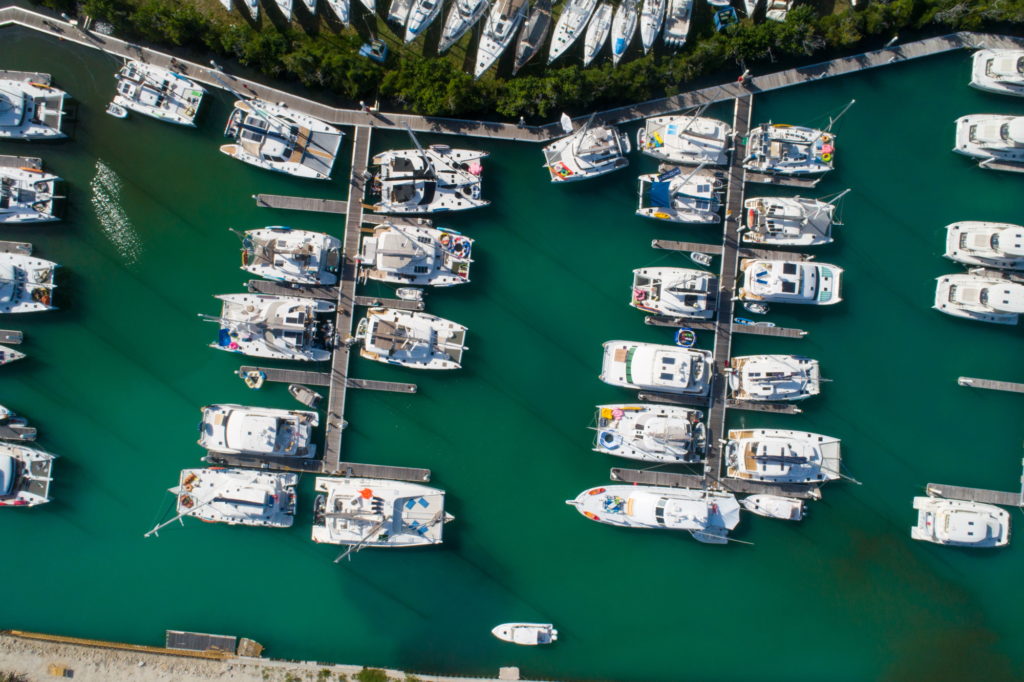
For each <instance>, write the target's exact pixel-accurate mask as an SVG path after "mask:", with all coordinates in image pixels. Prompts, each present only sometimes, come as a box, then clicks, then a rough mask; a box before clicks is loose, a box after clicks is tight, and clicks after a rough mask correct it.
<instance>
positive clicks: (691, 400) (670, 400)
mask: <svg viewBox="0 0 1024 682" xmlns="http://www.w3.org/2000/svg"><path fill="white" fill-rule="evenodd" d="M637 399H638V400H640V401H642V402H648V403H661V404H663V405H682V406H683V407H699V408H701V409H704V408H706V407H707V406H708V399H707V398H706V397H705V396H698V395H679V394H676V393H656V392H652V391H640V392H639V393H637Z"/></svg>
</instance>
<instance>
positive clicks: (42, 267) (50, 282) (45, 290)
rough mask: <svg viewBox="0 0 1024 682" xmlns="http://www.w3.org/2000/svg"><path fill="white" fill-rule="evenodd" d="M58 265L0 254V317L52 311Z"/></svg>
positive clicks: (37, 259)
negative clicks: (2, 314) (0, 314)
mask: <svg viewBox="0 0 1024 682" xmlns="http://www.w3.org/2000/svg"><path fill="white" fill-rule="evenodd" d="M57 267H58V265H57V264H56V263H54V262H52V261H48V260H43V259H42V258H34V257H32V256H25V255H23V254H20V253H0V313H34V312H39V311H41V310H53V308H54V306H53V291H54V289H56V288H57V285H56V284H55V283H54V276H55V273H56V270H57Z"/></svg>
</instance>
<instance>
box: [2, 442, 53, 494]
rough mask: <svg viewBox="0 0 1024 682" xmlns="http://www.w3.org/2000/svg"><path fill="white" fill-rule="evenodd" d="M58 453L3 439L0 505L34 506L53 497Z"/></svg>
mask: <svg viewBox="0 0 1024 682" xmlns="http://www.w3.org/2000/svg"><path fill="white" fill-rule="evenodd" d="M54 459H56V456H55V455H51V454H50V453H48V452H43V451H42V450H36V449H35V448H28V447H25V446H24V445H15V444H14V443H6V442H0V507H34V506H36V505H37V504H44V503H46V502H49V501H50V483H51V482H52V481H53V479H52V478H51V474H52V473H53V460H54Z"/></svg>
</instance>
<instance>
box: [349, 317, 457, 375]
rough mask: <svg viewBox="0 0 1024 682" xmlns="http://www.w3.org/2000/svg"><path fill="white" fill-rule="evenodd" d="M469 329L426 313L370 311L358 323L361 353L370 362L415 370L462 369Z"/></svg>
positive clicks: (357, 332)
mask: <svg viewBox="0 0 1024 682" xmlns="http://www.w3.org/2000/svg"><path fill="white" fill-rule="evenodd" d="M466 331H467V330H466V327H464V326H463V325H461V324H458V323H456V322H452V321H451V320H446V319H444V318H442V317H437V316H435V315H428V314H427V313H421V312H414V311H411V310H395V309H392V308H370V309H369V310H367V311H366V317H364V318H363V319H362V320H360V321H359V326H358V327H357V330H356V334H355V336H356V338H357V339H359V340H360V341H362V343H363V347H362V348H361V349H360V350H359V354H360V355H361V356H363V357H364V358H366V359H368V360H376V361H377V362H383V363H386V364H390V365H401V366H403V367H412V368H414V369H459V368H460V367H462V354H463V353H464V352H465V351H466V346H465V342H466Z"/></svg>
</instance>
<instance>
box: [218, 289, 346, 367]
mask: <svg viewBox="0 0 1024 682" xmlns="http://www.w3.org/2000/svg"><path fill="white" fill-rule="evenodd" d="M215 298H217V299H219V300H220V301H221V302H222V307H221V314H220V317H206V319H207V321H210V322H216V323H218V325H219V330H218V333H217V340H216V341H214V342H213V343H211V344H210V347H211V348H216V349H217V350H224V351H229V352H232V353H243V354H245V355H249V356H252V357H257V358H274V359H277V360H304V361H307V362H324V361H326V360H330V359H331V352H332V351H333V349H334V322H333V320H332V319H331V317H332V314H333V313H334V307H335V306H334V303H332V302H330V301H324V300H319V299H312V298H300V297H298V296H272V295H268V294H221V295H218V296H216V297H215Z"/></svg>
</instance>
